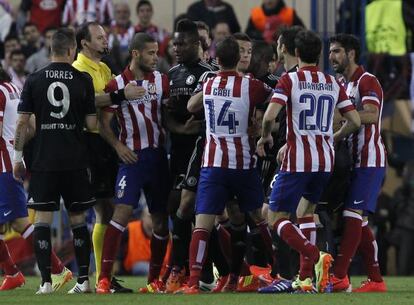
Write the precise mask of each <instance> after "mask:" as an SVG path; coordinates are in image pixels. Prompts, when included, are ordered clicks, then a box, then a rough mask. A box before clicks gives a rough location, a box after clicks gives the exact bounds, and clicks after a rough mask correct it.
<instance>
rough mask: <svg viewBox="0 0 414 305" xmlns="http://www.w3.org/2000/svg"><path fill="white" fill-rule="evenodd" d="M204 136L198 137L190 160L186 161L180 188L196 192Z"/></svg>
mask: <svg viewBox="0 0 414 305" xmlns="http://www.w3.org/2000/svg"><path fill="white" fill-rule="evenodd" d="M204 143H205V137H203V136H200V137H198V139H197V141H196V144H195V147H194V151H193V153H192V155H191V158H190V161H189V162H188V167H187V172H186V174H185V177H184V180H183V181H182V182H181V188H182V189H183V190H188V191H190V192H193V193H196V192H197V185H198V181H199V179H200V168H201V162H202V159H203V152H204Z"/></svg>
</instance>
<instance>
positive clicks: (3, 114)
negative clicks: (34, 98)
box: [0, 82, 20, 173]
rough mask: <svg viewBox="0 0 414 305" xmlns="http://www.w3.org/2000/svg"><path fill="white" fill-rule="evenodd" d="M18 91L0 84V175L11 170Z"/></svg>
mask: <svg viewBox="0 0 414 305" xmlns="http://www.w3.org/2000/svg"><path fill="white" fill-rule="evenodd" d="M19 102H20V90H19V89H18V88H17V87H16V85H14V84H12V83H8V82H3V83H0V122H1V123H2V128H1V129H0V173H5V172H11V171H12V170H13V165H12V158H13V141H14V133H15V131H16V122H17V116H18V114H17V105H19Z"/></svg>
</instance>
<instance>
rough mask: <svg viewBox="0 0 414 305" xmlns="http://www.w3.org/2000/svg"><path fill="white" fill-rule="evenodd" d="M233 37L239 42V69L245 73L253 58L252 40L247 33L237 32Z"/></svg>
mask: <svg viewBox="0 0 414 305" xmlns="http://www.w3.org/2000/svg"><path fill="white" fill-rule="evenodd" d="M233 37H234V38H235V39H236V41H237V43H238V44H239V52H240V61H239V64H238V65H237V70H238V71H240V72H242V73H245V72H246V71H247V69H249V65H250V60H251V58H252V40H251V39H250V37H249V36H248V35H247V34H244V33H235V34H233Z"/></svg>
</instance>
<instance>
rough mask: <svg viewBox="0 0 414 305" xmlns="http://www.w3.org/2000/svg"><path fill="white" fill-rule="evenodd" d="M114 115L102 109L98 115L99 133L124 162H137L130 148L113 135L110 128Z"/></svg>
mask: <svg viewBox="0 0 414 305" xmlns="http://www.w3.org/2000/svg"><path fill="white" fill-rule="evenodd" d="M113 117H114V113H113V112H111V111H105V110H104V111H102V112H101V113H100V115H99V124H98V126H99V134H100V135H101V137H102V138H104V139H105V141H107V142H108V143H109V145H111V146H112V147H113V148H114V149H115V151H116V153H117V154H118V156H119V158H120V159H121V160H122V161H123V162H124V163H126V164H132V163H135V162H137V160H138V157H137V155H136V154H135V152H133V151H132V150H131V149H129V148H128V147H127V146H126V145H124V144H122V143H121V141H119V140H118V138H117V137H116V136H115V134H114V132H113V131H112V128H111V120H112V118H113Z"/></svg>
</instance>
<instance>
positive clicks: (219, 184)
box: [195, 168, 232, 215]
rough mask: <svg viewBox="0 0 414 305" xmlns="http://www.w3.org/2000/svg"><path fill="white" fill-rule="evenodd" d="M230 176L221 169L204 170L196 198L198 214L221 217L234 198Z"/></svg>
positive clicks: (202, 170) (201, 173)
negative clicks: (229, 180)
mask: <svg viewBox="0 0 414 305" xmlns="http://www.w3.org/2000/svg"><path fill="white" fill-rule="evenodd" d="M227 181H228V176H227V175H226V172H225V170H224V169H221V168H202V169H201V172H200V182H199V184H198V191H197V197H196V208H195V210H196V214H211V215H221V214H222V213H223V210H224V207H225V205H226V203H227V202H228V201H229V200H230V199H231V198H232V197H231V191H230V188H229V185H228V184H227Z"/></svg>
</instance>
